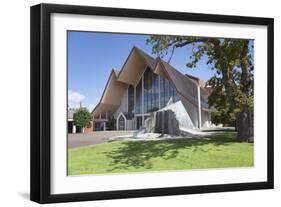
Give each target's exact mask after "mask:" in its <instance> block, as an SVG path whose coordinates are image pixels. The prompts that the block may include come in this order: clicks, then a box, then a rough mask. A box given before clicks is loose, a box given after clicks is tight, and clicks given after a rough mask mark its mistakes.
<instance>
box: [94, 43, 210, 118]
mask: <svg viewBox="0 0 281 207" xmlns="http://www.w3.org/2000/svg"><path fill="white" fill-rule="evenodd" d="M159 64H160V65H161V67H162V68H163V69H164V73H165V76H167V77H168V78H169V79H171V80H172V82H173V83H174V85H175V87H176V89H177V91H178V93H180V94H181V95H182V96H184V97H185V98H187V99H188V100H189V101H190V102H191V103H192V104H194V105H197V104H198V103H197V85H198V81H199V80H200V79H199V78H197V77H194V76H190V75H184V74H182V73H181V72H179V71H177V70H176V69H175V68H174V67H172V66H171V65H170V64H169V63H167V62H165V61H163V60H162V59H160V58H156V59H154V58H153V57H151V56H150V55H148V54H147V53H145V52H144V51H142V50H141V49H139V48H137V47H135V46H134V47H133V48H132V50H131V52H130V54H129V56H128V57H127V59H126V61H125V63H124V65H123V66H122V68H121V70H120V71H119V70H116V69H112V71H111V73H110V76H109V79H108V81H107V84H106V86H105V89H104V91H103V94H102V97H101V99H100V101H99V103H98V104H97V105H96V107H95V108H94V110H93V111H92V113H93V114H94V115H95V114H99V113H102V112H104V110H108V109H110V111H114V110H116V109H117V108H118V107H119V105H120V104H121V101H122V97H123V96H122V95H121V94H123V93H124V92H125V90H126V89H127V87H128V86H129V85H136V84H137V83H138V80H139V78H140V77H141V75H142V74H143V72H144V71H145V69H146V67H147V66H148V67H150V68H151V69H152V70H153V71H155V70H156V67H157V66H159ZM132 66H134V68H135V70H134V71H132V70H131V68H132ZM155 72H156V73H157V71H155ZM162 73H163V71H162ZM186 82H187V83H188V84H186ZM113 88H114V91H115V92H116V93H112V92H110V90H111V89H113ZM110 100H112V102H114V103H112V102H111V101H110ZM202 107H207V106H203V105H202Z"/></svg>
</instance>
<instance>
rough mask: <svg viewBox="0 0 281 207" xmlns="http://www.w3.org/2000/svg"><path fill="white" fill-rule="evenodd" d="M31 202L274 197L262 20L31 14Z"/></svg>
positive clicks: (137, 13) (92, 10) (269, 54)
mask: <svg viewBox="0 0 281 207" xmlns="http://www.w3.org/2000/svg"><path fill="white" fill-rule="evenodd" d="M30 185H31V200H33V201H36V202H39V203H53V202H69V201H85V200H101V199H118V198H133V197H145V196H163V195H179V194H193V193H210V192H223V191H238V190H255V189H270V188H273V19H271V18H260V17H241V16H225V15H210V14H195V13H179V12H168V11H152V10H151V11H149V10H134V9H120V8H102V7H88V6H70V5H55V4H40V5H35V6H33V7H31V184H30Z"/></svg>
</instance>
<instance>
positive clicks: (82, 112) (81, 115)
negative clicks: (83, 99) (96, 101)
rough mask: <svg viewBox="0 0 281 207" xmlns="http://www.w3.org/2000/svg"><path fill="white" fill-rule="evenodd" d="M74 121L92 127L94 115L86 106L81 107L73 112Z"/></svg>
mask: <svg viewBox="0 0 281 207" xmlns="http://www.w3.org/2000/svg"><path fill="white" fill-rule="evenodd" d="M73 121H74V124H75V125H76V126H78V127H91V121H92V116H91V114H90V112H89V111H88V110H87V109H86V108H85V107H80V108H79V109H77V110H76V112H75V113H74V114H73Z"/></svg>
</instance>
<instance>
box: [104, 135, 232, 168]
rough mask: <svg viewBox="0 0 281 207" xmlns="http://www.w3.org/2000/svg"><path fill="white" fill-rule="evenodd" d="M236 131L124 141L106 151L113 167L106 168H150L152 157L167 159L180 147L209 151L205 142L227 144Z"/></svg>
mask: <svg viewBox="0 0 281 207" xmlns="http://www.w3.org/2000/svg"><path fill="white" fill-rule="evenodd" d="M235 137H236V133H229V132H226V133H223V134H216V135H212V136H206V137H204V138H192V139H191V138H183V139H174V140H161V141H126V142H123V143H122V146H121V147H120V148H118V149H116V150H113V151H110V152H106V153H105V154H106V156H107V157H108V158H110V159H111V160H112V162H111V163H110V165H112V166H113V167H112V168H111V169H110V170H108V171H109V172H111V171H114V170H126V169H128V168H132V167H134V168H145V169H151V168H152V164H151V160H150V159H152V158H157V157H161V158H162V159H165V160H168V159H172V158H175V157H176V156H177V155H178V153H179V150H180V149H188V148H189V149H192V152H196V151H202V152H206V153H207V152H209V151H210V150H212V148H211V147H210V148H209V149H204V148H203V146H204V145H206V144H212V145H214V146H221V145H229V144H231V143H234V142H237V141H236V140H235Z"/></svg>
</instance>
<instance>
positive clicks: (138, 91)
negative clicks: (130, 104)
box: [135, 80, 142, 114]
mask: <svg viewBox="0 0 281 207" xmlns="http://www.w3.org/2000/svg"><path fill="white" fill-rule="evenodd" d="M141 105H142V80H140V81H139V83H138V85H137V86H136V104H135V113H136V114H141V113H142V111H141Z"/></svg>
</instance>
